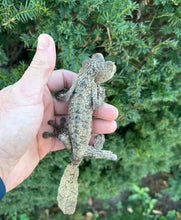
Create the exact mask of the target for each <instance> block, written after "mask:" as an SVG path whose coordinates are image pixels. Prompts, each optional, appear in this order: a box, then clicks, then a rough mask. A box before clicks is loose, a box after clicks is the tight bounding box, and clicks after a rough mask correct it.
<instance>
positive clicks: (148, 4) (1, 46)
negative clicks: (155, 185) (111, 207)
mask: <svg viewBox="0 0 181 220" xmlns="http://www.w3.org/2000/svg"><path fill="white" fill-rule="evenodd" d="M41 33H48V34H50V35H51V36H52V37H53V39H54V41H55V43H56V49H57V64H56V68H57V69H58V68H65V69H69V70H72V71H75V72H78V70H79V68H80V66H81V63H82V61H83V60H84V59H86V58H88V57H90V56H91V55H92V54H93V53H95V52H101V53H103V54H104V56H105V58H106V59H107V60H112V61H114V62H115V63H116V65H117V73H116V74H115V76H114V77H113V78H112V79H111V80H110V81H109V82H107V83H105V84H104V87H105V88H106V95H107V100H106V101H107V102H108V103H110V104H113V105H115V106H116V107H117V108H118V110H119V113H120V115H119V117H118V120H117V123H118V129H117V131H116V132H115V133H114V134H109V135H106V143H105V148H107V149H111V150H112V151H113V152H115V153H117V155H118V161H117V162H112V161H104V160H84V162H83V163H82V165H81V168H80V178H79V203H84V204H85V203H86V202H87V201H88V198H89V197H90V196H96V197H98V198H102V199H104V198H108V197H113V196H114V195H117V194H118V193H119V192H120V191H122V190H123V189H127V188H128V187H130V186H131V185H132V184H140V181H141V178H142V177H143V176H145V175H147V173H155V172H158V171H164V172H169V171H170V169H171V167H174V171H177V172H174V175H175V178H174V179H173V181H170V183H171V182H174V186H173V187H172V195H174V192H176V193H177V195H181V191H180V190H181V188H180V187H177V188H176V186H177V185H179V184H180V183H181V175H180V174H178V172H180V169H179V168H178V167H179V165H180V163H181V95H180V94H181V2H180V0H153V1H150V0H147V1H143V0H142V1H131V0H124V1H120V0H112V1H109V0H86V1H84V0H49V1H45V0H29V1H28V0H21V1H20V0H1V3H0V88H1V89H2V88H3V87H5V86H8V85H9V84H12V83H14V82H15V81H17V80H18V79H19V78H20V77H21V76H22V74H23V73H24V71H25V69H26V68H27V66H28V65H29V63H30V62H31V59H32V57H33V54H34V52H35V48H36V44H37V38H38V35H39V34H41ZM69 160H70V156H69V154H68V153H67V152H66V151H65V150H63V151H61V152H53V153H49V154H48V155H47V156H46V157H45V158H44V159H43V160H42V161H41V163H40V164H39V166H38V167H37V168H36V169H35V171H34V172H33V173H32V175H31V176H30V177H29V178H28V179H27V180H25V181H24V183H23V184H21V185H20V186H19V187H17V188H16V189H14V190H13V191H11V192H10V193H8V194H7V195H6V196H5V198H4V199H3V201H1V203H0V214H4V215H5V216H13V215H14V213H29V212H31V211H33V210H34V209H35V207H36V206H38V207H49V206H51V205H52V204H55V203H56V194H57V188H58V185H59V181H60V178H61V176H62V172H63V170H64V168H65V166H66V164H67V163H68V161H69ZM176 167H177V168H178V169H176ZM174 190H176V191H174ZM179 198H181V197H179ZM179 198H178V196H177V198H176V199H179Z"/></svg>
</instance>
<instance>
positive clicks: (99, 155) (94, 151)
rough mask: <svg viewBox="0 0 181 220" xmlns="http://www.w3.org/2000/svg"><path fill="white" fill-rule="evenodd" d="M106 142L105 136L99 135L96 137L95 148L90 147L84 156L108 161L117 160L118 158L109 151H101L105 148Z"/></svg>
mask: <svg viewBox="0 0 181 220" xmlns="http://www.w3.org/2000/svg"><path fill="white" fill-rule="evenodd" d="M104 142H105V138H104V135H103V134H98V135H97V136H96V137H95V144H94V146H90V145H89V146H88V147H87V150H86V152H85V154H84V157H88V158H95V159H107V160H117V156H116V155H115V154H113V153H112V152H111V151H108V150H101V149H102V148H103V144H104Z"/></svg>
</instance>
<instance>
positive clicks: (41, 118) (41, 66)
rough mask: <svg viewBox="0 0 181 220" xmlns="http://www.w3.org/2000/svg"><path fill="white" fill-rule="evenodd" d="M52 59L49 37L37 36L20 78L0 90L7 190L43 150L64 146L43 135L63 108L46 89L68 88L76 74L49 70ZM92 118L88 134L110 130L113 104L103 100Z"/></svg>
mask: <svg viewBox="0 0 181 220" xmlns="http://www.w3.org/2000/svg"><path fill="white" fill-rule="evenodd" d="M55 60H56V52H55V45H54V41H53V39H52V38H51V37H50V36H49V35H47V34H42V35H40V36H39V38H38V46H37V50H36V54H35V56H34V58H33V61H32V63H31V64H30V66H29V67H28V69H27V70H26V72H25V73H24V75H23V76H22V78H21V79H20V80H19V81H18V82H16V83H15V84H13V85H11V86H8V87H6V88H4V89H2V90H1V91H0V140H1V142H0V177H1V178H2V179H3V181H4V183H5V186H6V191H10V190H11V189H13V188H15V187H16V186H17V185H19V184H20V183H21V182H22V181H23V180H24V179H26V178H27V177H28V176H29V175H30V174H31V173H32V171H33V170H34V168H35V167H36V166H37V165H38V163H39V161H40V160H41V159H42V158H43V157H44V156H45V155H46V154H47V153H48V152H50V151H55V150H60V149H63V148H64V146H63V144H62V143H61V142H60V141H59V140H58V139H56V138H49V139H44V138H43V137H42V133H43V132H44V131H47V130H49V129H50V126H49V125H48V124H47V121H48V120H50V119H52V120H56V121H59V119H60V117H61V115H66V114H67V111H68V106H67V104H66V103H62V102H57V101H56V100H55V99H53V98H52V95H51V92H57V91H60V90H62V89H63V88H70V86H71V84H72V82H73V80H74V79H75V78H76V74H75V73H73V72H71V71H67V70H56V71H53V70H54V67H55ZM94 116H95V117H96V118H94V119H93V123H92V131H93V132H96V133H111V132H114V130H115V129H116V122H115V121H114V120H115V119H116V117H117V116H118V111H117V109H116V108H115V107H113V106H111V105H108V104H104V106H103V107H102V108H100V109H99V110H96V111H94Z"/></svg>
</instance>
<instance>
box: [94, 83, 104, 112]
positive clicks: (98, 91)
mask: <svg viewBox="0 0 181 220" xmlns="http://www.w3.org/2000/svg"><path fill="white" fill-rule="evenodd" d="M104 98H105V89H104V88H103V87H101V86H99V85H94V88H93V89H92V107H93V109H94V110H96V109H99V108H100V107H102V106H103V105H104Z"/></svg>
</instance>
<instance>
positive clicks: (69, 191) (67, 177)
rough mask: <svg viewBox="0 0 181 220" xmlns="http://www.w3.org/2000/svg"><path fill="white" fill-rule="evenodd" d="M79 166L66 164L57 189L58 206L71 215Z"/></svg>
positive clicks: (75, 201)
mask: <svg viewBox="0 0 181 220" xmlns="http://www.w3.org/2000/svg"><path fill="white" fill-rule="evenodd" d="M78 176H79V168H76V169H75V167H74V166H73V165H71V164H69V165H67V167H66V169H65V171H64V174H63V176H62V179H61V181H60V186H59V189H58V195H57V201H58V206H59V208H60V209H61V210H62V212H63V213H64V214H68V215H72V214H73V213H74V212H75V208H76V205H77V196H78V182H77V179H78Z"/></svg>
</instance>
